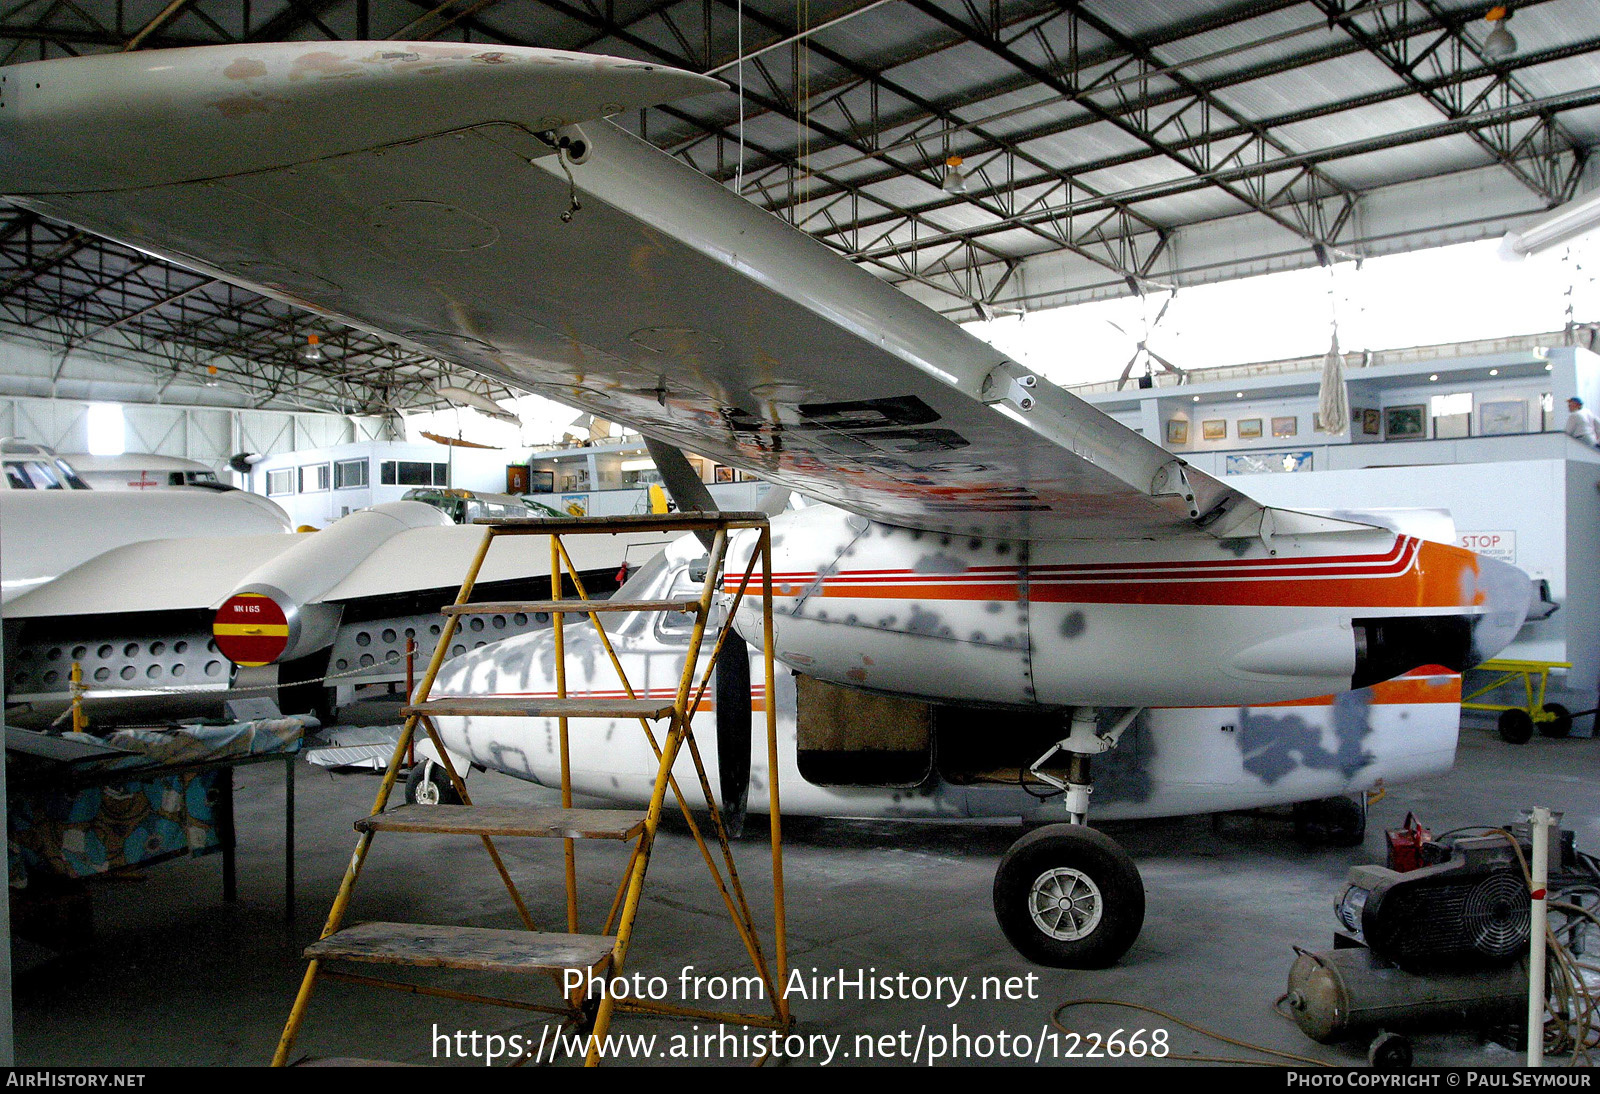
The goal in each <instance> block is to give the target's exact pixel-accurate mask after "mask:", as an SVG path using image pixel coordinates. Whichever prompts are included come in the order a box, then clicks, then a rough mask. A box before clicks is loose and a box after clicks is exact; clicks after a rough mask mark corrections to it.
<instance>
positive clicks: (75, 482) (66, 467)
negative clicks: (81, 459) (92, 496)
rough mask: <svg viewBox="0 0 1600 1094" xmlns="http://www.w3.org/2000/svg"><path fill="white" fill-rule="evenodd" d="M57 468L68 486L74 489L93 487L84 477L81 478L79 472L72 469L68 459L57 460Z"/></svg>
mask: <svg viewBox="0 0 1600 1094" xmlns="http://www.w3.org/2000/svg"><path fill="white" fill-rule="evenodd" d="M56 470H57V471H59V472H60V473H61V480H62V481H63V482H65V483H66V484H67V485H68V486H70V487H72V489H74V490H88V489H91V487H90V486H89V484H88V483H86V482H84V481H83V480H82V479H80V478H79V477H78V473H77V472H76V471H74V470H73V469H72V465H71V464H70V463H68V462H67V461H66V460H57V461H56Z"/></svg>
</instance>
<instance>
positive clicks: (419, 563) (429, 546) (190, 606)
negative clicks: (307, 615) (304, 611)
mask: <svg viewBox="0 0 1600 1094" xmlns="http://www.w3.org/2000/svg"><path fill="white" fill-rule="evenodd" d="M320 534H321V533H313V535H320ZM483 536H484V530H483V529H482V528H479V527H474V526H471V525H455V524H452V525H446V526H442V527H438V528H410V529H406V530H405V531H401V532H399V533H397V534H396V535H395V536H394V537H393V538H391V539H388V540H386V541H385V542H383V543H381V544H379V545H377V546H376V547H375V548H374V549H373V550H372V551H371V552H370V553H368V554H365V555H362V556H361V557H360V558H358V559H352V560H351V567H350V570H349V572H348V573H346V574H345V575H343V576H342V577H341V578H340V579H339V580H338V581H337V582H336V583H335V584H334V585H333V586H332V587H331V588H329V589H328V590H327V591H326V592H325V593H322V594H321V595H320V596H319V597H318V598H317V599H318V602H329V603H349V602H352V601H362V600H372V599H377V598H381V597H388V596H401V595H405V594H408V593H414V592H421V591H425V590H429V589H450V590H452V591H453V590H454V589H455V588H456V587H458V586H459V585H460V584H461V581H462V579H463V578H465V577H466V574H467V568H468V567H469V566H470V565H471V564H472V559H473V556H474V555H475V554H476V553H477V550H478V545H479V544H480V543H482V542H483ZM668 538H669V537H666V536H662V535H651V534H640V533H634V534H630V535H625V536H575V537H573V538H572V539H571V540H570V541H569V542H568V543H567V551H568V553H569V554H570V555H571V556H572V561H573V564H574V565H575V566H576V567H577V568H578V570H579V571H580V572H591V571H598V570H615V569H616V568H617V567H619V566H621V565H622V564H623V563H624V562H629V563H633V564H637V563H639V562H640V561H641V560H643V559H647V558H649V557H650V555H651V554H652V553H654V552H655V551H657V550H659V549H660V548H661V547H662V546H663V545H665V543H666V542H667V540H668ZM310 542H311V539H310V537H309V536H308V535H288V534H284V535H256V536H190V537H185V538H182V539H157V540H147V541H145V542H142V543H130V544H127V545H125V546H122V547H117V548H114V549H112V550H110V551H106V552H105V553H103V554H101V555H98V556H96V557H95V558H92V559H90V560H89V561H87V562H85V563H83V564H81V565H79V566H76V567H74V568H73V569H71V570H68V571H67V572H66V573H63V574H61V575H60V576H58V577H55V578H54V579H52V580H51V581H50V582H49V583H48V584H44V585H42V586H41V587H39V588H37V589H34V590H33V591H31V592H28V593H24V594H23V595H21V596H19V597H17V598H16V599H15V600H12V601H11V602H10V603H8V604H7V605H6V606H5V615H6V618H8V619H61V618H66V617H69V616H92V615H110V614H114V613H123V612H163V611H183V610H199V609H213V608H215V607H217V605H218V604H220V603H221V602H222V601H224V600H225V599H227V597H228V596H229V595H230V594H231V593H232V592H233V591H234V589H235V588H236V587H237V586H238V585H239V583H240V581H241V580H242V579H244V578H245V577H246V575H248V574H250V573H251V572H252V571H253V570H255V569H256V568H257V567H259V566H262V565H264V564H265V563H267V562H270V561H272V560H273V559H276V558H280V557H282V556H284V555H286V554H288V552H290V551H292V550H294V549H295V548H296V547H297V546H299V545H301V544H309V543H310ZM549 572H550V546H549V541H548V540H547V539H545V538H544V537H543V536H516V537H505V538H503V539H502V540H501V541H500V542H499V543H497V544H496V546H495V547H494V549H493V550H491V551H490V552H489V555H488V557H487V558H486V559H485V560H484V565H483V571H482V573H481V574H480V575H479V582H480V583H490V582H496V581H516V580H525V579H527V578H529V577H533V578H537V577H539V576H540V575H541V574H545V575H548V574H549ZM450 599H451V597H450V596H445V597H443V598H442V599H441V600H440V604H441V605H442V604H444V603H446V602H448V601H449V600H450Z"/></svg>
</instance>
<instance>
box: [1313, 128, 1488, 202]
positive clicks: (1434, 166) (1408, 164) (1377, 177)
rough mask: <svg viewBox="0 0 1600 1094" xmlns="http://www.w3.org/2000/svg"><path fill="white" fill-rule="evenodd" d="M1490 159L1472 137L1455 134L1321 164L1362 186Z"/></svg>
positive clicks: (1358, 187) (1461, 167)
mask: <svg viewBox="0 0 1600 1094" xmlns="http://www.w3.org/2000/svg"><path fill="white" fill-rule="evenodd" d="M1491 161H1492V157H1491V156H1490V155H1489V153H1488V152H1486V151H1484V150H1483V149H1482V148H1480V147H1479V146H1478V145H1477V144H1476V143H1475V142H1474V141H1473V140H1472V138H1470V137H1467V136H1463V135H1459V134H1458V135H1455V136H1449V137H1439V138H1436V139H1434V140H1431V141H1424V142H1422V143H1420V144H1410V145H1405V146H1403V147H1400V148H1389V149H1385V150H1384V151H1382V152H1368V153H1366V154H1364V155H1360V156H1352V157H1350V158H1348V159H1342V160H1336V161H1334V162H1332V163H1326V164H1323V166H1322V171H1323V173H1324V174H1326V175H1328V176H1329V177H1330V178H1333V179H1335V180H1336V181H1338V182H1341V183H1343V184H1344V185H1346V186H1349V187H1351V188H1353V189H1356V190H1365V189H1369V188H1372V187H1376V186H1383V185H1386V184H1389V183H1394V182H1402V181H1404V180H1406V179H1415V178H1427V177H1429V176H1431V175H1438V174H1443V173H1445V172H1447V171H1464V170H1467V169H1469V168H1473V167H1480V166H1482V165H1483V164H1485V163H1489V162H1491Z"/></svg>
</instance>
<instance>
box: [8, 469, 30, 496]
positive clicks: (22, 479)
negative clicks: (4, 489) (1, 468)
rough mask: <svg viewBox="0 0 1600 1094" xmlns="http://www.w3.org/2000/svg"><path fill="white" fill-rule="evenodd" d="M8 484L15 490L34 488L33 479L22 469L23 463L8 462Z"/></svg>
mask: <svg viewBox="0 0 1600 1094" xmlns="http://www.w3.org/2000/svg"><path fill="white" fill-rule="evenodd" d="M6 485H7V486H9V487H10V488H11V489H13V490H32V489H33V480H31V479H29V478H28V476H27V473H26V472H24V471H23V470H22V465H21V464H17V463H8V464H6Z"/></svg>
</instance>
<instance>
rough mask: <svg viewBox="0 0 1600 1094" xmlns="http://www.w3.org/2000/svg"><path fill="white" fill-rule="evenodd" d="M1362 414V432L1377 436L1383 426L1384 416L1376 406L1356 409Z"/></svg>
mask: <svg viewBox="0 0 1600 1094" xmlns="http://www.w3.org/2000/svg"><path fill="white" fill-rule="evenodd" d="M1354 413H1357V414H1360V415H1361V432H1362V433H1363V434H1364V435H1365V436H1368V437H1376V436H1377V435H1378V433H1379V432H1380V431H1381V430H1382V428H1383V421H1382V416H1381V415H1380V414H1379V413H1378V410H1377V408H1376V407H1370V408H1368V409H1366V410H1360V411H1355V412H1354Z"/></svg>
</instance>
